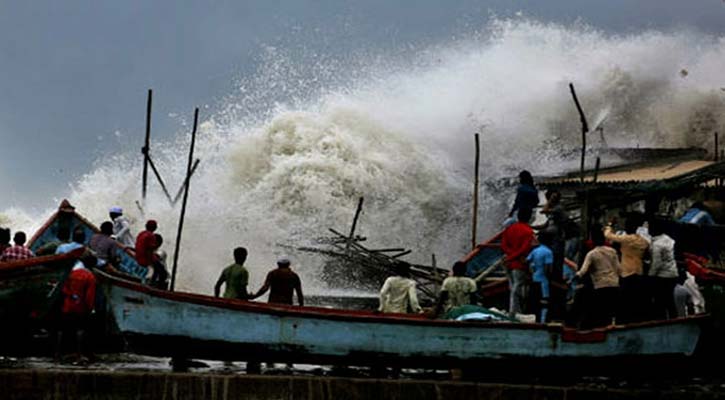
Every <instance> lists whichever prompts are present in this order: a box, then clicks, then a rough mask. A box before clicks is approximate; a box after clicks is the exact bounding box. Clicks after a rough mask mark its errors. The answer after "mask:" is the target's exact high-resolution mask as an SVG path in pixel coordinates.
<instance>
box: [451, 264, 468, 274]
mask: <svg viewBox="0 0 725 400" xmlns="http://www.w3.org/2000/svg"><path fill="white" fill-rule="evenodd" d="M467 269H468V267H467V266H466V263H464V262H463V261H456V262H455V263H454V264H453V268H452V271H453V276H466V270H467Z"/></svg>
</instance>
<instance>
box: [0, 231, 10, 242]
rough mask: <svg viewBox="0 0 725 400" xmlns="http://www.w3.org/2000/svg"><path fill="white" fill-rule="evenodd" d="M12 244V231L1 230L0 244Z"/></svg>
mask: <svg viewBox="0 0 725 400" xmlns="http://www.w3.org/2000/svg"><path fill="white" fill-rule="evenodd" d="M8 243H10V229H9V228H0V244H8Z"/></svg>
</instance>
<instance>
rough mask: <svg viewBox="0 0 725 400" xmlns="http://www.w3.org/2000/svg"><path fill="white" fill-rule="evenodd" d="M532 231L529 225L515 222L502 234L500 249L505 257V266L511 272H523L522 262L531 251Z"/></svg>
mask: <svg viewBox="0 0 725 400" xmlns="http://www.w3.org/2000/svg"><path fill="white" fill-rule="evenodd" d="M533 238H534V231H533V230H532V229H531V227H530V226H529V224H527V223H525V222H522V221H517V222H515V223H514V224H512V225H510V226H509V227H508V228H506V230H505V231H504V232H503V235H502V237H501V249H502V250H503V252H504V254H505V255H506V265H507V266H508V268H509V269H512V270H516V269H518V270H524V269H526V267H525V266H524V260H525V258H526V256H527V255H528V254H529V251H531V241H532V239H533Z"/></svg>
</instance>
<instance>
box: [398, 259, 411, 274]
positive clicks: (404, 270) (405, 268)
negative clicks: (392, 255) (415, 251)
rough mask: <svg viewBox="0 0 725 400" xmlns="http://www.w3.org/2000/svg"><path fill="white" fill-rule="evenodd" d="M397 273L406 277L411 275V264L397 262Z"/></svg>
mask: <svg viewBox="0 0 725 400" xmlns="http://www.w3.org/2000/svg"><path fill="white" fill-rule="evenodd" d="M395 275H398V276H402V277H404V278H409V277H410V264H408V263H404V262H402V261H398V262H397V263H395Z"/></svg>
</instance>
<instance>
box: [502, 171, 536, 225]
mask: <svg viewBox="0 0 725 400" xmlns="http://www.w3.org/2000/svg"><path fill="white" fill-rule="evenodd" d="M538 205H539V192H538V190H536V187H535V186H534V178H533V177H532V176H531V173H530V172H529V171H521V173H519V187H518V188H517V189H516V200H515V201H514V205H513V207H512V208H511V212H510V213H509V217H513V215H514V214H515V213H516V212H517V211H519V210H528V211H529V212H531V211H533V209H534V207H536V206H538ZM529 215H531V214H529ZM526 222H528V221H526Z"/></svg>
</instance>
